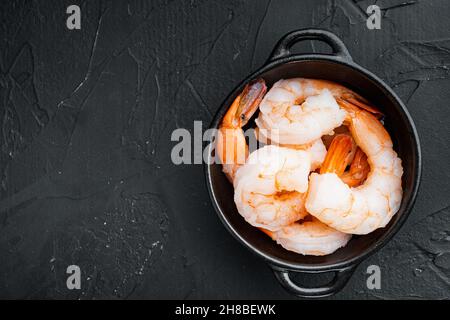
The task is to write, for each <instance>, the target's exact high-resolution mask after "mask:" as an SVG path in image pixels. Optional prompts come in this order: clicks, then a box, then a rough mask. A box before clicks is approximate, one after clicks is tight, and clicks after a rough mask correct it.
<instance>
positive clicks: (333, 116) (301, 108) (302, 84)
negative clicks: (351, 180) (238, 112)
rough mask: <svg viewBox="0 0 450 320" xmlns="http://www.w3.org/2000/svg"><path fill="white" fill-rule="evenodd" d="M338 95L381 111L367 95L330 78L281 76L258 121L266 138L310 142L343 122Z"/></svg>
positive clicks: (292, 142) (369, 109)
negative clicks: (371, 105) (328, 79)
mask: <svg viewBox="0 0 450 320" xmlns="http://www.w3.org/2000/svg"><path fill="white" fill-rule="evenodd" d="M335 99H339V101H341V100H342V101H345V102H347V103H351V104H353V105H355V106H359V107H362V108H364V109H366V110H368V111H370V112H373V113H378V111H377V110H376V109H374V108H372V107H370V106H369V105H367V102H366V100H365V99H364V98H362V97H361V96H359V95H358V94H357V93H355V92H353V91H351V90H350V89H347V88H345V87H344V86H342V85H339V84H337V83H334V82H331V81H326V80H318V79H305V78H293V79H286V80H279V81H278V82H276V83H275V84H274V85H273V87H272V88H271V89H270V90H269V91H268V93H267V94H266V95H265V97H264V99H263V100H262V102H261V105H260V114H259V116H258V118H257V119H256V121H255V122H256V124H257V126H258V127H259V128H260V129H261V136H262V137H263V138H270V139H271V140H272V141H274V142H276V143H278V144H291V145H303V144H308V143H311V142H313V141H316V140H318V139H320V137H322V136H323V135H326V134H329V133H330V132H332V131H333V129H334V128H337V127H339V126H340V125H341V124H342V123H343V121H344V119H345V111H344V110H342V109H341V108H340V106H339V105H338V103H337V102H336V100H335ZM263 134H266V135H268V136H269V137H264V135H263Z"/></svg>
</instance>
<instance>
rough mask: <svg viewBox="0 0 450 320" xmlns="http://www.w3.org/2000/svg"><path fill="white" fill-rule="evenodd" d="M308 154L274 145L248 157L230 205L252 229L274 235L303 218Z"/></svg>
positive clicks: (308, 167) (237, 178)
mask: <svg viewBox="0 0 450 320" xmlns="http://www.w3.org/2000/svg"><path fill="white" fill-rule="evenodd" d="M310 168H311V159H310V154H309V153H308V152H306V151H303V150H294V149H289V148H284V147H279V146H275V145H268V146H265V147H262V148H260V149H258V150H256V151H254V152H252V153H251V154H250V156H249V157H248V159H247V162H246V163H245V164H244V165H242V166H241V167H240V168H239V169H238V170H237V172H236V176H235V178H234V202H235V203H236V207H237V209H238V211H239V213H240V214H241V215H242V216H243V217H244V219H245V220H246V221H247V222H248V223H250V224H251V225H252V226H255V227H261V228H264V229H267V230H271V231H275V230H279V229H280V228H282V227H284V226H288V225H290V224H292V223H293V222H295V221H297V220H299V219H302V218H303V217H305V216H306V214H307V213H306V210H305V206H304V200H305V192H306V191H307V189H308V175H309V172H310Z"/></svg>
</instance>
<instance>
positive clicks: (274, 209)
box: [217, 78, 403, 256]
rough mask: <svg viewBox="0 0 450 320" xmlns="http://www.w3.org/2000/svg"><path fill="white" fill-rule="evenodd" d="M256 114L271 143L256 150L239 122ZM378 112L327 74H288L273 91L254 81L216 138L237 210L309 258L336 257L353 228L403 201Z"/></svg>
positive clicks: (365, 228)
mask: <svg viewBox="0 0 450 320" xmlns="http://www.w3.org/2000/svg"><path fill="white" fill-rule="evenodd" d="M253 115H256V120H255V124H256V126H257V128H256V131H255V133H256V137H257V139H258V140H259V141H260V142H263V143H264V146H263V147H260V148H259V149H257V150H255V151H253V152H252V153H250V154H249V151H248V147H247V145H246V140H245V137H244V133H243V130H242V127H243V125H246V124H247V123H248V121H249V119H250V118H252V117H253ZM380 115H381V113H380V112H379V111H378V110H377V109H375V108H374V107H372V106H370V105H369V104H368V102H367V100H365V99H364V98H363V97H361V96H360V95H358V94H356V93H355V92H353V91H351V90H350V89H347V88H345V87H344V86H341V85H339V84H335V83H333V82H330V81H325V80H317V79H304V78H294V79H284V80H280V81H278V82H276V83H275V84H274V85H273V86H272V88H271V89H270V90H268V88H267V86H266V84H265V82H264V80H262V79H258V80H256V81H253V82H251V83H250V84H249V85H248V86H246V87H245V88H244V91H243V92H242V93H241V94H240V95H239V96H238V97H237V98H236V100H235V101H234V102H233V104H232V105H231V107H230V108H229V110H228V111H227V112H226V114H225V116H224V118H223V120H222V122H221V125H220V126H219V139H218V142H217V143H218V144H217V145H218V148H217V151H218V155H219V157H220V159H221V160H222V161H223V163H224V164H223V171H224V173H225V174H226V176H227V178H228V180H229V181H230V182H231V184H232V185H233V188H234V198H233V199H234V203H235V205H236V208H237V211H238V213H239V214H240V215H241V216H242V217H243V218H244V219H245V221H246V222H247V223H249V224H250V225H252V226H253V227H256V228H259V229H260V230H262V231H263V232H264V233H265V234H266V235H268V236H269V237H270V238H271V239H272V240H274V241H276V242H277V243H278V244H279V245H280V246H281V247H283V248H284V249H286V250H289V251H293V252H295V253H298V254H302V255H316V256H322V255H328V254H331V253H333V252H335V251H336V250H338V249H339V248H342V247H343V246H345V245H346V244H347V243H348V242H349V241H350V239H351V237H352V234H357V235H363V234H367V233H370V232H372V231H374V230H376V229H377V228H382V227H384V226H386V224H387V223H388V222H389V221H390V219H391V218H392V216H393V215H394V214H395V213H396V212H397V210H398V209H399V207H400V203H401V200H402V180H401V178H402V173H403V169H402V164H401V160H400V158H399V157H398V156H397V154H396V152H395V151H394V149H393V144H392V140H391V138H390V136H389V133H388V132H387V131H386V129H385V128H384V126H383V124H382V123H381V121H380V119H379V118H380ZM335 132H337V133H335ZM230 150H231V152H230Z"/></svg>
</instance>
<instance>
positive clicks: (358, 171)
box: [341, 148, 370, 188]
mask: <svg viewBox="0 0 450 320" xmlns="http://www.w3.org/2000/svg"><path fill="white" fill-rule="evenodd" d="M369 172H370V165H369V162H368V161H367V156H366V154H365V153H364V152H363V151H362V150H361V149H360V148H358V149H357V150H356V153H355V157H354V158H353V161H352V163H351V165H350V170H349V171H348V172H345V173H344V174H343V175H342V176H341V179H342V181H344V182H345V183H346V184H347V185H348V186H349V187H352V188H353V187H357V186H359V185H361V184H363V183H364V181H365V180H366V178H367V176H368V174H369Z"/></svg>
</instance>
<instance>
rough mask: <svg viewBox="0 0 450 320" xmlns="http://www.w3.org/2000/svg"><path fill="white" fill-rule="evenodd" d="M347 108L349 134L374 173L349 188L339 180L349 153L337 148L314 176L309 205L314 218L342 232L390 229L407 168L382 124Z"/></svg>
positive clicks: (352, 107)
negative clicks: (403, 166) (404, 166)
mask: <svg viewBox="0 0 450 320" xmlns="http://www.w3.org/2000/svg"><path fill="white" fill-rule="evenodd" d="M344 107H345V108H346V111H347V122H348V126H349V129H350V132H351V134H352V136H353V138H354V140H355V142H356V144H357V145H358V146H359V148H360V149H361V150H362V152H364V154H365V155H366V156H367V163H368V165H369V168H368V169H369V170H370V172H368V176H367V179H366V180H365V182H364V183H363V184H362V185H360V186H358V187H353V188H352V187H350V186H348V185H347V184H346V183H345V182H344V180H342V179H341V178H340V177H339V174H342V171H343V170H342V163H343V162H345V157H346V156H347V155H346V152H343V150H342V149H343V148H344V147H343V146H342V145H341V144H339V145H338V144H336V145H334V146H333V143H332V145H331V146H330V148H329V150H328V153H327V156H326V158H325V161H324V164H323V165H322V167H321V169H320V173H312V174H311V177H310V185H309V190H308V196H307V200H306V204H305V205H306V208H307V210H308V212H309V213H310V214H312V215H313V216H315V217H316V218H318V219H319V220H320V221H322V222H324V223H326V224H327V225H329V226H331V227H333V228H335V229H337V230H339V231H342V232H345V233H351V234H367V233H370V232H372V231H374V230H376V229H378V228H382V227H384V226H386V225H387V223H388V222H389V221H390V220H391V218H392V217H393V215H394V214H395V213H396V212H397V211H398V209H399V207H400V203H401V200H402V193H403V190H402V174H403V168H402V163H401V159H400V158H399V157H398V156H397V153H396V152H395V151H394V149H393V144H392V140H391V138H390V136H389V133H388V132H387V131H386V129H385V128H384V126H383V125H382V123H381V122H380V121H379V120H378V119H377V118H376V117H375V116H374V115H372V114H370V113H369V112H367V111H366V110H362V109H359V108H357V107H355V106H353V105H350V104H346V103H344ZM339 167H340V168H339ZM366 168H367V166H366Z"/></svg>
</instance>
